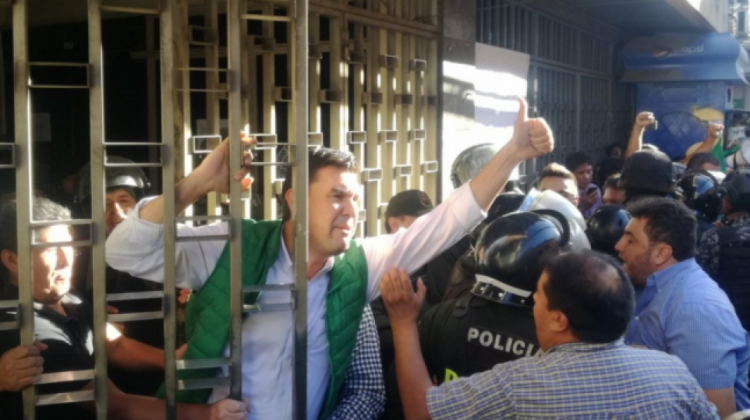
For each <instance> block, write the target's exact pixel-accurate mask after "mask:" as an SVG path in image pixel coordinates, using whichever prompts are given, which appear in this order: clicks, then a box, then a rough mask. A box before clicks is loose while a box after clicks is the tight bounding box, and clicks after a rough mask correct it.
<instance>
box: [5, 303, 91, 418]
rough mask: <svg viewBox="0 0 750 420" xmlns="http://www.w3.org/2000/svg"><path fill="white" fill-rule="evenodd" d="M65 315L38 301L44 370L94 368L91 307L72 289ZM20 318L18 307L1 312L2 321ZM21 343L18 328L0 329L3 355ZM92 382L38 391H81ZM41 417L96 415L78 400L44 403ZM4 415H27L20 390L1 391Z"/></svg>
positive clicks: (37, 327)
mask: <svg viewBox="0 0 750 420" xmlns="http://www.w3.org/2000/svg"><path fill="white" fill-rule="evenodd" d="M62 305H63V308H64V309H65V312H66V314H67V316H63V315H61V314H59V313H57V312H55V311H53V310H52V309H50V308H49V307H46V306H43V305H40V304H34V333H35V334H36V338H37V340H38V341H41V342H42V343H44V344H46V345H47V350H43V351H42V352H41V356H42V357H43V358H44V373H55V372H67V371H72V370H89V369H94V356H93V354H94V342H93V338H94V336H93V334H92V325H93V318H92V311H91V308H90V307H89V306H88V305H87V304H86V303H85V302H84V301H83V300H82V299H80V298H79V297H78V296H75V295H73V294H71V293H69V294H67V295H66V296H65V297H63V300H62ZM15 319H16V310H15V309H12V310H6V311H3V312H2V313H0V322H6V321H13V320H15ZM19 344H20V335H19V332H18V331H17V330H10V331H0V355H2V354H5V352H6V351H8V350H10V349H12V348H14V347H16V346H18V345H19ZM88 382H90V381H88V380H86V381H80V382H73V383H71V382H67V383H58V384H48V385H41V386H38V387H37V394H38V395H41V394H54V393H61V392H75V391H80V390H81V389H82V388H83V387H84V386H85V385H86V384H87V383H88ZM36 415H37V417H36V418H37V419H39V420H45V419H76V420H87V419H92V420H93V419H95V418H96V416H95V415H94V414H92V413H90V412H89V411H87V410H86V409H84V408H82V407H81V406H79V405H78V404H57V405H50V406H40V407H37V409H36ZM0 418H2V419H3V420H6V419H7V420H17V419H18V420H20V419H22V418H23V403H22V400H21V393H20V392H0Z"/></svg>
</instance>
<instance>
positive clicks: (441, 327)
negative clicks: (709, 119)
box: [0, 103, 750, 420]
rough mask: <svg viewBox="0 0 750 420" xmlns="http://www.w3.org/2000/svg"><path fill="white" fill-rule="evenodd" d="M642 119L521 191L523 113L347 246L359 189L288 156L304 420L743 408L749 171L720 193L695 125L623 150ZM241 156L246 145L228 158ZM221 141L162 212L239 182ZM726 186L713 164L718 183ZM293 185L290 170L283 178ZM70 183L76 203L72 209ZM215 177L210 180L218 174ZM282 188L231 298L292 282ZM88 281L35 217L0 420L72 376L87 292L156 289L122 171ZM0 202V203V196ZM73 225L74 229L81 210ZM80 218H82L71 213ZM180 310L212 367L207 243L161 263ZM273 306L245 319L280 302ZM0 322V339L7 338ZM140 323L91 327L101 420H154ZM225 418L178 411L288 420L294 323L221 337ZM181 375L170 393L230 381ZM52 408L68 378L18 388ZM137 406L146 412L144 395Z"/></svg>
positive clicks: (13, 260)
mask: <svg viewBox="0 0 750 420" xmlns="http://www.w3.org/2000/svg"><path fill="white" fill-rule="evenodd" d="M653 122H654V117H653V115H652V114H650V113H641V114H639V115H638V116H637V118H636V122H635V125H634V129H633V134H632V136H631V137H630V139H629V142H628V143H627V144H624V145H618V144H614V145H612V146H610V147H608V148H607V151H606V154H607V156H606V157H605V159H604V160H602V161H600V162H596V161H595V160H594V159H593V158H592V157H591V156H589V155H588V154H586V153H582V152H577V153H573V154H571V155H569V156H568V157H567V158H566V159H565V161H564V162H563V164H560V163H551V164H549V165H547V166H546V167H545V168H543V169H542V170H541V171H540V173H539V176H538V179H537V180H536V182H535V183H534V185H533V188H532V189H531V190H530V191H529V192H527V193H524V192H521V191H520V190H519V189H518V188H517V186H514V185H513V184H512V183H509V179H510V177H511V174H512V172H513V171H514V169H515V168H516V167H517V166H518V165H519V164H520V163H522V162H524V161H526V160H529V159H534V158H536V157H539V156H542V155H544V154H547V153H549V152H551V151H552V150H553V148H554V138H553V133H552V131H551V130H550V128H549V127H548V125H547V124H546V122H545V121H544V120H543V119H528V118H527V117H526V110H525V106H524V104H523V103H522V106H521V110H520V111H519V116H518V119H517V121H516V125H515V130H514V134H513V137H512V138H511V139H510V140H509V141H508V143H506V144H505V145H504V146H503V147H496V146H493V145H480V146H477V147H474V148H471V149H469V150H467V151H466V152H464V153H462V154H461V155H460V156H459V157H458V158H457V160H456V163H455V164H454V165H453V172H452V174H451V179H452V181H453V183H454V186H455V187H456V190H455V191H454V192H453V193H452V194H451V195H450V196H449V197H447V198H446V199H445V201H444V202H443V203H441V204H440V205H438V206H435V205H433V203H432V201H431V200H430V198H429V196H428V195H427V194H426V193H424V192H422V191H419V190H408V191H403V192H400V193H398V194H396V195H395V196H394V197H393V198H391V200H390V201H389V202H388V205H387V209H386V211H385V217H384V221H383V222H384V230H385V232H386V234H384V235H381V236H373V237H367V238H364V239H355V237H354V231H355V228H356V226H357V215H358V213H359V211H358V201H359V197H358V191H359V175H358V169H357V164H356V162H355V161H354V158H353V157H352V155H351V154H349V153H347V152H342V151H338V150H333V149H327V148H317V149H314V150H313V149H311V150H310V152H309V153H310V154H309V180H310V183H309V214H310V218H309V230H308V237H309V244H308V265H307V267H306V271H307V277H308V281H309V283H308V287H307V289H308V292H307V293H308V295H307V320H308V325H307V349H308V350H307V390H308V391H307V396H306V398H305V401H306V418H307V419H309V420H315V419H380V418H382V419H400V418H406V419H430V418H433V419H485V418H486V419H494V418H565V419H592V418H608V419H609V418H648V419H720V418H727V417H729V416H731V415H733V414H735V413H738V412H742V411H743V410H750V395H749V393H750V391H749V389H748V366H749V365H750V342H749V340H748V333H747V331H746V329H747V328H749V327H750V326H749V324H750V286H748V285H750V270H748V269H747V267H746V262H745V261H746V260H747V259H748V257H750V168H742V167H740V165H737V164H736V162H735V165H734V166H733V167H731V168H730V170H728V171H726V172H724V166H725V165H722V164H721V161H720V160H719V159H717V158H716V157H714V156H713V155H712V154H711V153H710V150H712V148H713V147H714V145H715V143H716V142H717V140H718V139H719V138H720V137H721V135H722V130H723V127H721V126H720V125H710V126H709V128H708V135H707V138H706V141H705V142H704V143H703V144H701V145H700V147H699V148H698V149H697V151H696V153H694V154H691V155H690V156H687V157H685V159H684V160H683V161H681V162H673V161H672V160H671V159H670V158H669V157H668V156H667V155H665V154H664V153H662V152H661V151H659V150H658V149H657V148H655V147H654V146H652V145H647V144H643V140H642V137H643V132H644V130H645V128H646V127H647V126H648V125H650V124H652V123H653ZM242 141H243V142H246V143H252V141H253V140H252V139H247V138H243V139H242ZM227 160H228V143H227V142H226V141H225V142H224V143H222V145H220V146H219V147H218V148H217V149H215V150H214V151H213V152H212V153H211V154H210V155H208V156H207V157H206V159H205V160H204V161H203V162H202V163H201V165H200V166H198V167H197V168H196V169H195V170H194V171H193V172H191V173H190V174H189V175H188V176H186V177H185V178H184V179H183V180H181V181H180V182H178V183H177V184H176V185H175V197H176V202H175V215H178V214H180V213H181V212H182V211H183V210H184V209H185V208H186V207H187V206H189V205H191V204H193V203H194V202H195V201H196V200H198V199H200V198H201V197H203V196H205V195H206V194H207V193H209V192H212V191H218V192H227V191H228V189H229V183H230V182H240V181H241V180H242V179H244V178H245V177H246V175H247V173H248V170H249V166H250V162H251V156H250V155H248V156H246V157H245V162H244V163H245V166H244V169H242V170H241V172H240V173H237V174H229V173H228V168H227V166H228V165H227ZM730 166H731V165H730ZM292 170H293V169H292ZM89 172H90V169H89V168H88V166H86V167H84V168H82V169H81V171H80V173H79V175H78V177H77V181H76V182H77V188H76V199H75V203H76V205H77V206H78V207H77V208H78V209H84V210H83V214H84V215H86V210H85V209H90V195H89V194H90V193H89V191H90V182H89V181H88V174H89ZM230 175H231V176H230ZM291 178H292V177H291V176H288V177H287V178H286V179H285V182H284V184H283V188H282V192H281V195H280V196H279V201H280V205H281V208H282V218H281V220H264V221H261V220H243V221H242V226H243V227H242V235H241V236H242V243H243V246H242V253H243V254H242V282H243V285H245V286H258V285H282V284H289V283H293V282H294V266H293V263H292V261H293V258H292V256H293V254H292V253H293V247H292V243H293V236H294V232H293V226H292V224H291V222H290V221H291V207H292V204H293V203H292V198H293V190H292V184H291ZM106 187H107V191H106V199H107V201H106V214H105V220H106V223H107V226H106V234H107V244H106V259H107V264H108V267H107V273H106V279H104V280H98V279H96V278H94V276H92V274H91V265H90V258H89V256H88V255H87V254H86V252H82V251H76V252H74V250H73V249H72V248H71V247H69V246H66V245H64V244H63V245H61V244H60V243H64V242H68V241H71V240H72V239H73V237H75V236H76V235H77V234H78V233H77V232H73V231H71V230H70V229H69V228H68V227H67V225H65V224H64V222H65V221H67V220H69V219H71V217H72V215H71V212H70V211H69V210H67V209H66V208H65V207H64V206H62V205H60V204H57V203H55V202H53V201H52V200H49V199H45V198H42V197H37V198H35V199H34V200H33V206H32V207H33V208H32V212H33V215H34V218H35V220H49V221H60V222H61V223H60V224H59V225H54V224H52V225H51V226H50V227H48V228H45V229H42V230H41V231H38V232H37V233H36V237H35V238H34V239H35V242H37V243H47V242H50V243H57V244H56V245H50V246H49V247H48V248H35V249H33V250H32V251H31V259H32V264H33V285H34V287H33V297H34V300H35V302H36V303H35V308H34V309H35V320H34V322H35V334H36V338H37V341H36V342H35V343H34V344H33V345H31V346H22V345H20V343H19V335H18V332H17V331H12V330H10V331H0V355H1V356H0V412H2V413H3V418H6V416H7V418H9V419H20V418H22V413H23V407H22V399H21V391H22V390H23V389H25V388H26V387H29V386H35V385H34V384H35V383H37V382H38V381H39V378H40V375H41V374H42V372H45V373H51V372H65V371H71V370H86V369H93V366H94V348H93V334H94V333H95V332H94V331H93V317H92V310H91V296H90V293H88V292H90V290H91V285H92V284H93V283H95V282H97V281H104V282H105V284H106V288H107V292H108V293H128V292H142V291H155V290H161V288H162V286H161V284H160V283H162V282H163V273H164V269H163V267H164V249H163V235H164V229H163V226H162V225H163V218H164V201H163V197H161V196H159V197H146V192H147V190H148V180H147V179H146V177H145V175H144V174H143V172H142V171H140V170H139V169H136V168H110V169H108V170H107V173H106ZM0 192H4V191H0ZM88 211H89V212H90V210H88ZM89 215H90V213H89ZM16 220H17V213H16V205H15V202H14V201H12V199H10V200H8V203H7V204H4V205H3V206H2V207H1V208H0V261H1V262H2V264H0V276H2V288H0V292H2V295H1V298H0V300H6V299H16V298H17V296H18V284H19V272H20V269H19V258H18V255H19V252H22V250H21V251H19V249H18V246H17V241H16V232H17V225H16ZM178 232H179V236H213V237H216V236H217V235H226V234H227V233H228V232H229V227H228V225H227V224H226V223H218V224H211V225H201V226H187V225H179V226H178ZM176 253H177V254H176V267H175V268H176V281H177V286H178V287H179V288H180V292H179V296H180V300H179V302H178V303H179V305H180V309H181V310H182V311H184V326H183V329H184V333H183V334H182V335H181V336H180V341H179V342H178V343H176V344H178V345H177V348H178V350H177V354H176V355H175V357H176V358H178V359H187V360H191V359H203V358H209V359H214V358H221V357H226V356H228V354H229V348H228V341H229V337H230V322H229V321H230V315H229V305H228V304H227V302H228V301H229V299H230V296H231V291H230V288H229V278H230V275H229V268H230V266H231V261H230V258H229V248H228V244H227V243H226V242H225V241H222V240H205V241H195V242H179V243H177V244H176ZM291 299H292V296H290V294H289V293H288V292H284V291H273V290H271V291H265V292H262V293H247V294H246V296H245V298H244V302H245V303H246V304H255V303H257V304H259V305H260V306H261V307H263V306H266V305H272V306H273V305H275V304H286V303H290V302H291ZM161 304H162V303H161V301H160V300H158V299H157V300H140V301H124V302H113V303H112V307H110V308H109V312H110V313H123V312H124V313H130V312H159V311H161ZM17 317H18V314H17V313H15V309H14V308H13V309H8V310H2V311H0V322H3V321H8V322H13V321H16V320H17ZM160 324H161V320H159V319H152V320H146V321H134V322H126V323H124V325H115V324H112V325H110V324H108V325H107V332H106V333H107V354H106V357H107V361H108V364H109V366H110V371H111V372H112V373H113V374H112V375H109V376H110V379H111V381H110V383H109V391H108V408H109V414H108V417H109V418H117V419H119V418H122V419H152V418H153V419H157V418H164V417H165V411H166V409H165V404H164V401H163V399H162V398H163V396H164V390H163V388H162V387H160V385H161V383H160V382H161V381H160V378H161V377H162V376H163V374H162V371H163V368H164V359H165V358H164V350H163V348H164V337H163V335H162V333H161V327H160ZM241 340H242V349H243V358H242V360H243V362H242V367H241V372H242V377H241V382H242V396H243V399H242V401H236V400H232V399H230V395H229V389H228V387H221V386H220V387H214V388H208V389H187V390H179V391H177V401H178V405H177V417H178V418H180V419H192V418H201V419H228V420H229V419H246V418H249V419H289V418H292V409H293V386H292V383H293V382H292V381H293V373H294V354H293V353H294V318H293V314H292V313H291V312H288V311H287V312H260V313H256V314H252V315H249V316H246V317H244V318H243V320H242V334H241ZM228 374H229V372H228V368H227V367H219V368H206V369H198V370H195V369H194V370H180V371H179V372H178V377H179V379H180V380H191V379H210V378H214V377H217V376H219V377H220V376H227V375H228ZM36 386H37V392H39V393H41V394H44V393H52V392H71V391H76V390H81V389H84V388H86V387H90V386H91V384H90V383H88V381H82V382H78V383H59V384H44V385H36ZM154 395H156V397H154ZM37 418H40V419H46V418H76V419H87V418H95V416H94V414H93V405H92V404H90V403H88V404H87V403H80V404H65V405H62V406H41V407H38V408H37Z"/></svg>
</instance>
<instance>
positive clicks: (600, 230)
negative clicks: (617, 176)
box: [586, 204, 631, 257]
mask: <svg viewBox="0 0 750 420" xmlns="http://www.w3.org/2000/svg"><path fill="white" fill-rule="evenodd" d="M630 219H631V217H630V213H628V211H627V210H625V207H622V206H615V205H611V204H608V205H604V206H601V207H599V209H597V210H596V212H594V214H592V215H591V217H590V218H589V220H588V221H587V222H586V236H588V238H589V242H590V243H591V249H593V250H594V251H599V252H604V253H606V254H609V255H612V256H615V257H616V256H617V254H618V253H617V251H616V250H615V245H617V242H619V241H620V238H622V235H624V234H625V227H626V226H627V225H628V223H629V222H630Z"/></svg>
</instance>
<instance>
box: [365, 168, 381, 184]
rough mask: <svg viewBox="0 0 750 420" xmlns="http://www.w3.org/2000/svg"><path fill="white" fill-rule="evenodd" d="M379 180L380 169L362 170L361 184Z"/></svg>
mask: <svg viewBox="0 0 750 420" xmlns="http://www.w3.org/2000/svg"><path fill="white" fill-rule="evenodd" d="M381 179H383V170H382V169H381V168H371V169H363V170H362V182H373V181H380V180H381Z"/></svg>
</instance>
